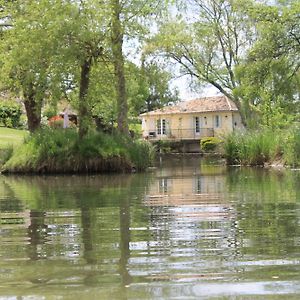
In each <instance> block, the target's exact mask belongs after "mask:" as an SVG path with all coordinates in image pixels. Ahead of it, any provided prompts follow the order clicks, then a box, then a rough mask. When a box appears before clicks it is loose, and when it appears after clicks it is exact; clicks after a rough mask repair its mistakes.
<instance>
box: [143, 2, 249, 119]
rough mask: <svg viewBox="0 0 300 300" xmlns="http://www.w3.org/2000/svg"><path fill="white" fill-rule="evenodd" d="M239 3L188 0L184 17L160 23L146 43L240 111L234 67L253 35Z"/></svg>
mask: <svg viewBox="0 0 300 300" xmlns="http://www.w3.org/2000/svg"><path fill="white" fill-rule="evenodd" d="M242 5H245V2H244V1H238V0H207V1H202V0H191V1H189V2H188V5H187V12H186V13H185V14H184V16H185V17H181V18H176V19H175V20H171V21H170V22H168V23H165V24H162V26H161V27H160V31H159V33H158V34H157V35H156V37H155V38H154V39H152V41H151V42H150V43H149V45H148V51H149V52H155V53H157V54H158V55H162V54H163V55H164V56H165V57H167V58H170V59H171V60H173V61H175V62H177V63H178V64H179V65H180V66H181V75H189V76H191V79H192V80H193V81H194V82H195V83H196V84H198V85H201V84H209V85H211V86H213V87H215V88H216V89H217V90H219V91H220V92H221V93H222V94H224V95H226V96H227V97H229V98H231V99H232V100H233V101H234V102H235V103H236V105H237V107H238V108H239V109H240V110H241V111H242V108H243V107H242V103H241V99H240V98H239V97H238V96H236V95H235V89H236V88H237V87H238V86H239V84H240V82H239V79H238V78H237V77H236V75H235V71H234V70H235V68H236V66H238V65H239V64H240V63H241V62H242V61H243V59H244V58H245V54H246V51H247V49H249V47H250V45H251V44H252V42H253V38H254V35H253V33H254V32H253V30H252V26H251V22H250V20H249V18H247V17H246V16H245V15H244V14H243V13H242V12H241V6H242ZM242 112H243V111H242ZM243 117H245V115H244V114H243ZM244 120H245V118H244Z"/></svg>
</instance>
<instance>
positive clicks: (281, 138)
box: [224, 128, 300, 166]
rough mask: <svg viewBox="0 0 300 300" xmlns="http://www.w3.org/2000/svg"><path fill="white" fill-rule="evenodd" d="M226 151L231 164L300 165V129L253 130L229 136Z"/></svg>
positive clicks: (226, 140)
mask: <svg viewBox="0 0 300 300" xmlns="http://www.w3.org/2000/svg"><path fill="white" fill-rule="evenodd" d="M224 150H225V155H226V159H227V163H228V164H241V165H261V166H263V165H270V164H277V165H278V164H279V165H289V166H299V165H300V130H299V128H290V129H287V130H270V129H265V130H255V131H254V130H253V131H247V132H240V133H233V134H231V135H229V136H227V137H226V139H225V143H224Z"/></svg>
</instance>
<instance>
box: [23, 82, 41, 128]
mask: <svg viewBox="0 0 300 300" xmlns="http://www.w3.org/2000/svg"><path fill="white" fill-rule="evenodd" d="M24 98H25V99H24V106H25V110H26V115H27V123H28V130H29V131H30V132H34V131H35V130H37V129H38V128H40V126H41V112H42V105H41V103H39V102H38V101H36V100H35V92H34V88H33V85H32V84H31V85H30V86H29V89H28V91H26V92H24Z"/></svg>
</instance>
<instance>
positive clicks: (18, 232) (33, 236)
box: [0, 157, 300, 300]
mask: <svg viewBox="0 0 300 300" xmlns="http://www.w3.org/2000/svg"><path fill="white" fill-rule="evenodd" d="M299 225H300V171H297V170H283V171H278V170H277V171H275V170H264V169H262V168H238V167H231V168H230V167H226V166H224V165H219V164H218V162H216V161H209V160H201V159H200V158H195V157H185V158H183V157H177V158H176V157H175V158H173V159H162V160H160V161H158V162H157V164H156V167H154V168H152V169H150V170H148V171H147V172H145V173H142V174H124V175H93V176H0V299H30V300H32V299H51V300H52V299H72V300H73V299H80V300H85V299H89V300H90V299H110V300H112V299H253V298H255V299H284V298H286V299H299V298H300V226H299Z"/></svg>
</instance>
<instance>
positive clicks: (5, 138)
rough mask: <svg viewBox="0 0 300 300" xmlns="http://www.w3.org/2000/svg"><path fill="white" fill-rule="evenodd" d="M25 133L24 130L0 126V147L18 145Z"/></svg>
mask: <svg viewBox="0 0 300 300" xmlns="http://www.w3.org/2000/svg"><path fill="white" fill-rule="evenodd" d="M27 134H28V132H27V131H26V130H18V129H11V128H5V127H0V149H1V148H5V147H7V146H10V145H13V146H18V145H19V144H21V143H22V142H23V140H24V137H25V136H26V135H27Z"/></svg>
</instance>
